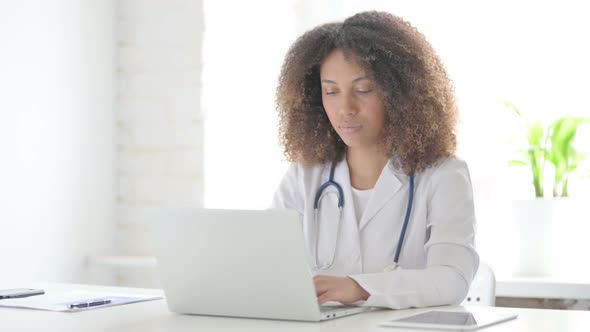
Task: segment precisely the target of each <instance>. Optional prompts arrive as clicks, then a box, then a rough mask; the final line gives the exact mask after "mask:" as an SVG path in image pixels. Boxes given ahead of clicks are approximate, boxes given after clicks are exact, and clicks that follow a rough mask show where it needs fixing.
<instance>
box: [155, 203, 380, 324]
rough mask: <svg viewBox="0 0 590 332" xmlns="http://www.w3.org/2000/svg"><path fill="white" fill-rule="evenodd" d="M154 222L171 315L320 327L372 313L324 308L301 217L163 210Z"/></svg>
mask: <svg viewBox="0 0 590 332" xmlns="http://www.w3.org/2000/svg"><path fill="white" fill-rule="evenodd" d="M147 217H148V218H147V219H148V223H149V225H150V230H151V237H152V241H153V249H154V252H155V255H156V259H157V262H158V270H159V273H160V278H161V281H162V286H163V288H164V292H165V294H166V300H167V303H168V308H169V309H170V311H173V312H177V313H182V314H197V315H213V316H230V317H248V318H266V319H281V320H297V321H316V322H317V321H322V320H328V319H333V318H337V317H343V316H347V315H352V314H356V313H360V312H363V311H368V310H371V309H372V308H369V307H357V306H329V307H328V306H326V307H324V306H319V305H318V302H317V297H316V292H315V288H314V284H313V280H312V276H313V275H312V272H311V270H310V267H309V264H308V262H307V258H306V253H305V245H304V239H303V232H302V228H301V224H300V221H299V216H298V215H297V213H296V212H295V211H287V210H263V211H253V210H213V209H158V210H154V211H151V212H150V213H149V215H148V216H147Z"/></svg>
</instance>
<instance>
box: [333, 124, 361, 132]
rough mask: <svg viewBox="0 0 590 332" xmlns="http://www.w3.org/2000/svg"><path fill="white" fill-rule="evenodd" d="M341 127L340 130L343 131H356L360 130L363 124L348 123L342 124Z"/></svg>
mask: <svg viewBox="0 0 590 332" xmlns="http://www.w3.org/2000/svg"><path fill="white" fill-rule="evenodd" d="M338 127H339V128H340V131H341V132H343V133H347V134H350V133H356V132H357V131H360V130H361V128H362V126H361V125H352V124H346V125H340V126H338Z"/></svg>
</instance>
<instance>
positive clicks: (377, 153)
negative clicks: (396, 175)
mask: <svg viewBox="0 0 590 332" xmlns="http://www.w3.org/2000/svg"><path fill="white" fill-rule="evenodd" d="M387 161H388V158H387V156H386V155H385V154H384V153H383V152H382V151H381V150H379V149H360V148H348V149H347V151H346V162H347V163H348V170H349V173H350V184H351V185H352V187H353V188H356V189H359V190H367V189H371V188H373V187H375V184H376V183H377V180H378V179H379V176H380V175H381V171H382V170H383V167H385V165H386V164H387Z"/></svg>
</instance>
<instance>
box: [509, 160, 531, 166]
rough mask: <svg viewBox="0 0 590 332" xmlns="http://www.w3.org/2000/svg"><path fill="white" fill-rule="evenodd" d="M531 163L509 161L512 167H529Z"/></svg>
mask: <svg viewBox="0 0 590 332" xmlns="http://www.w3.org/2000/svg"><path fill="white" fill-rule="evenodd" d="M528 164H529V162H527V161H523V160H509V161H508V165H510V166H527V165H528Z"/></svg>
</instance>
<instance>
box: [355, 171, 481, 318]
mask: <svg viewBox="0 0 590 332" xmlns="http://www.w3.org/2000/svg"><path fill="white" fill-rule="evenodd" d="M435 172H436V173H437V174H433V176H432V177H431V183H430V185H429V187H428V188H429V189H428V191H429V192H428V196H427V197H428V200H429V201H428V217H427V227H428V229H427V234H430V236H429V237H428V238H427V240H426V243H425V245H424V250H425V252H426V257H427V260H426V267H425V268H424V269H408V270H405V269H398V270H395V271H391V272H382V273H372V274H361V275H353V276H350V277H351V278H353V279H354V280H355V281H356V282H357V283H358V284H359V285H360V286H361V287H363V288H364V289H365V290H366V291H367V292H368V293H369V294H370V296H369V298H368V299H367V301H366V302H365V303H364V304H363V305H365V306H376V307H387V308H391V309H404V308H411V307H427V306H438V305H452V304H459V303H461V302H462V301H463V299H464V298H465V296H466V295H467V292H468V290H469V286H470V284H471V281H472V280H473V277H474V275H475V272H476V271H477V268H478V265H479V256H478V255H477V253H476V251H475V249H474V236H475V212H474V206H473V192H472V188H471V180H470V177H469V171H468V169H467V165H466V164H465V163H464V162H463V161H459V160H451V161H449V162H446V163H444V164H443V165H442V166H440V168H439V169H437V170H436V171H435Z"/></svg>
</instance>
